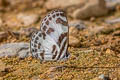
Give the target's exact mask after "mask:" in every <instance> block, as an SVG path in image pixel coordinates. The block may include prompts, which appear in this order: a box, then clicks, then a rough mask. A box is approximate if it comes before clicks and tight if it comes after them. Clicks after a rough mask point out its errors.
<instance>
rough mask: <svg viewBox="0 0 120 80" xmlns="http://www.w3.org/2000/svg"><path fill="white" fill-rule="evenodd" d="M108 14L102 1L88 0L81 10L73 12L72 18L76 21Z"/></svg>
mask: <svg viewBox="0 0 120 80" xmlns="http://www.w3.org/2000/svg"><path fill="white" fill-rule="evenodd" d="M107 13H108V9H107V8H106V4H105V1H104V0H89V2H88V3H87V4H86V5H84V6H83V7H82V8H78V9H76V10H75V11H74V12H73V15H72V16H73V17H74V18H78V19H86V18H90V17H98V16H103V15H106V14H107Z"/></svg>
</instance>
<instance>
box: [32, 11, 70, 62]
mask: <svg viewBox="0 0 120 80" xmlns="http://www.w3.org/2000/svg"><path fill="white" fill-rule="evenodd" d="M40 26H41V27H40V30H39V31H36V32H34V33H33V34H32V36H31V40H30V51H31V53H32V56H33V57H35V58H38V59H40V60H44V61H51V60H53V61H55V60H66V59H68V58H69V56H70V54H69V52H68V38H69V26H68V21H67V18H66V15H65V12H64V11H62V10H53V11H51V12H50V13H48V14H47V15H46V16H45V17H44V18H43V20H42V21H41V25H40Z"/></svg>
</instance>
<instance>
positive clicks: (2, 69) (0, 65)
mask: <svg viewBox="0 0 120 80" xmlns="http://www.w3.org/2000/svg"><path fill="white" fill-rule="evenodd" d="M4 70H5V64H4V63H3V62H2V60H0V72H1V71H4Z"/></svg>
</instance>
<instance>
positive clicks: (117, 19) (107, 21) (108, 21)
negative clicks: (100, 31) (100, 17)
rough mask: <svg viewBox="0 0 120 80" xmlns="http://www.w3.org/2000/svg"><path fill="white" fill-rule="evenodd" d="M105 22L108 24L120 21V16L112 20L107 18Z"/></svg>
mask: <svg viewBox="0 0 120 80" xmlns="http://www.w3.org/2000/svg"><path fill="white" fill-rule="evenodd" d="M105 22H106V23H108V24H115V23H120V17H119V18H116V19H112V20H106V21H105Z"/></svg>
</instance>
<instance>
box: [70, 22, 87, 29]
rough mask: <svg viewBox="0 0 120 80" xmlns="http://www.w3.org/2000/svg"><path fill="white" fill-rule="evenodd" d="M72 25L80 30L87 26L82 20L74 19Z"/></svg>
mask: <svg viewBox="0 0 120 80" xmlns="http://www.w3.org/2000/svg"><path fill="white" fill-rule="evenodd" d="M69 26H70V27H75V28H77V29H78V30H83V29H85V28H86V25H85V24H84V23H83V22H82V21H72V22H70V23H69Z"/></svg>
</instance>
